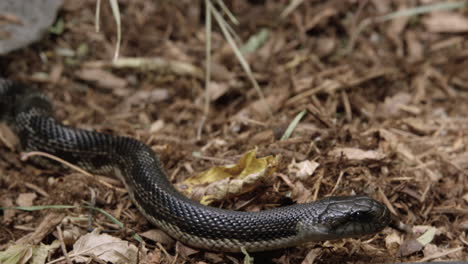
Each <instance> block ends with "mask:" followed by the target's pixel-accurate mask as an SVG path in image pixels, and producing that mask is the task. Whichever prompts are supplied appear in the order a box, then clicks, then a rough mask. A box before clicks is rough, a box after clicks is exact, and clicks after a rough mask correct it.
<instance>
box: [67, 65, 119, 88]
mask: <svg viewBox="0 0 468 264" xmlns="http://www.w3.org/2000/svg"><path fill="white" fill-rule="evenodd" d="M76 76H78V77H79V78H80V79H82V80H85V81H90V82H95V83H96V84H97V85H98V86H99V87H102V88H106V89H110V90H116V89H117V90H119V89H123V88H125V87H126V86H127V81H126V80H125V79H122V78H120V77H117V76H115V75H114V74H112V73H111V72H108V71H105V70H102V69H98V68H94V69H93V68H91V69H82V70H79V71H77V72H76Z"/></svg>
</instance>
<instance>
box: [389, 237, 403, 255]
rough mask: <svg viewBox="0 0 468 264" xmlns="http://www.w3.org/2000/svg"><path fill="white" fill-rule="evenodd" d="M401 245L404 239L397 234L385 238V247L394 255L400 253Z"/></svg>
mask: <svg viewBox="0 0 468 264" xmlns="http://www.w3.org/2000/svg"><path fill="white" fill-rule="evenodd" d="M401 244H402V239H401V237H400V236H399V235H398V234H397V233H396V232H392V233H391V234H389V235H387V236H386V237H385V247H386V248H387V250H388V251H389V252H390V254H392V255H394V254H395V253H396V252H398V249H399V248H400V245H401Z"/></svg>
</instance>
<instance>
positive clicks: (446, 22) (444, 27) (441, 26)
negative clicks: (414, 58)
mask: <svg viewBox="0 0 468 264" xmlns="http://www.w3.org/2000/svg"><path fill="white" fill-rule="evenodd" d="M423 23H424V25H425V26H426V28H427V30H428V31H430V32H433V33H463V32H467V31H468V18H467V17H466V16H464V15H462V14H459V13H455V12H433V13H431V15H430V16H428V17H426V18H425V19H423Z"/></svg>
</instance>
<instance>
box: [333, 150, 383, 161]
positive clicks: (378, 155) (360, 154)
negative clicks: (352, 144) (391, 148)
mask: <svg viewBox="0 0 468 264" xmlns="http://www.w3.org/2000/svg"><path fill="white" fill-rule="evenodd" d="M329 155H331V156H335V157H337V158H339V157H341V156H344V157H345V158H346V159H348V160H382V159H384V158H385V154H384V153H382V152H380V151H378V150H362V149H358V148H335V149H334V150H332V151H330V152H329Z"/></svg>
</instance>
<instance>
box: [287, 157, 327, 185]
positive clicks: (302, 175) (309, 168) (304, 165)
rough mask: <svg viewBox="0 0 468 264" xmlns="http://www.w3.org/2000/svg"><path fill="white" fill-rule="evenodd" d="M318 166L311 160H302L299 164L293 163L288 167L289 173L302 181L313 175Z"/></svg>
mask: <svg viewBox="0 0 468 264" xmlns="http://www.w3.org/2000/svg"><path fill="white" fill-rule="evenodd" d="M319 166H320V164H319V163H318V162H316V161H313V160H304V161H301V162H293V163H291V165H290V166H289V172H290V173H293V174H295V175H296V178H298V179H300V180H304V179H306V178H307V177H309V176H311V175H312V174H314V172H315V170H316V169H317V168H318V167H319Z"/></svg>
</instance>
